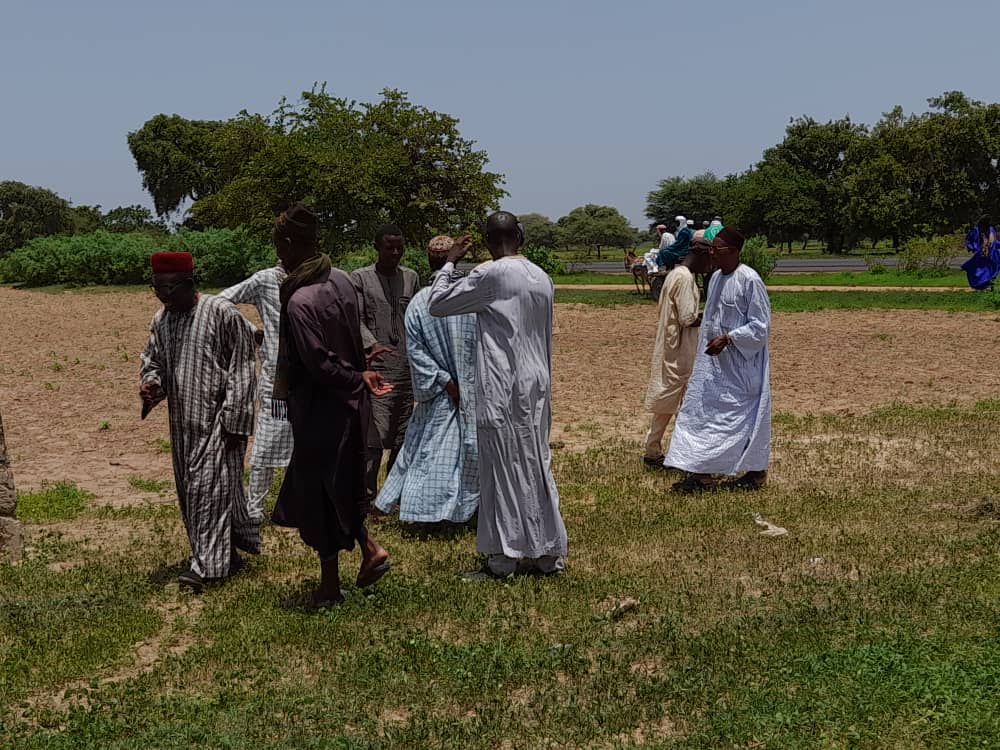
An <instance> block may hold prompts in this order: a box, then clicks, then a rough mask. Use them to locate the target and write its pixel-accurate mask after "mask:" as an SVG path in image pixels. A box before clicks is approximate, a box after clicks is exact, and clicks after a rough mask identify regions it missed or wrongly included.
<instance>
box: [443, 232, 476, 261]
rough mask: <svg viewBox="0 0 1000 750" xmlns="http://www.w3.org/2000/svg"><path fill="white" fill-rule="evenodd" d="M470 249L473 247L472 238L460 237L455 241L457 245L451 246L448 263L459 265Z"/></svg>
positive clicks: (467, 236)
mask: <svg viewBox="0 0 1000 750" xmlns="http://www.w3.org/2000/svg"><path fill="white" fill-rule="evenodd" d="M470 247H472V237H470V236H469V235H467V234H465V235H462V236H461V237H459V238H458V239H457V240H455V244H454V245H452V246H451V250H449V251H448V262H449V263H458V261H460V260H462V258H464V257H465V254H466V253H467V252H469V248H470Z"/></svg>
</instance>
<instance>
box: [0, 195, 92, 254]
mask: <svg viewBox="0 0 1000 750" xmlns="http://www.w3.org/2000/svg"><path fill="white" fill-rule="evenodd" d="M73 221H74V215H73V213H72V212H71V210H70V207H69V203H68V202H67V201H65V200H63V199H62V198H60V197H59V196H58V195H56V194H55V193H53V192H52V191H51V190H46V189H45V188H40V187H32V186H30V185H25V184H24V183H23V182H15V181H13V180H7V181H5V182H0V255H4V254H6V253H8V252H10V251H11V250H13V249H14V248H18V247H21V246H22V245H24V244H25V243H26V242H28V240H31V239H33V238H35V237H44V236H46V235H50V234H58V233H60V232H64V231H69V230H72V227H73Z"/></svg>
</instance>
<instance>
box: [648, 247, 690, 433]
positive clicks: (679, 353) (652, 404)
mask: <svg viewBox="0 0 1000 750" xmlns="http://www.w3.org/2000/svg"><path fill="white" fill-rule="evenodd" d="M700 298H701V294H700V292H699V291H698V282H697V281H696V280H695V277H694V274H693V273H691V271H690V270H688V268H687V266H674V268H673V270H672V271H670V273H668V274H667V278H666V279H664V281H663V292H662V293H661V294H660V319H659V326H658V327H657V329H656V342H655V343H654V345H653V359H652V362H651V363H650V374H649V387H648V388H647V389H646V410H647V411H651V412H653V413H654V414H676V413H677V408H678V407H679V406H680V403H681V399H682V398H684V390H685V389H686V388H687V382H688V378H689V377H690V376H691V368H692V366H693V365H694V357H695V353H696V352H697V351H698V329H697V328H693V327H692V325H693V324H694V322H695V321H696V320H697V319H698V302H699V300H700Z"/></svg>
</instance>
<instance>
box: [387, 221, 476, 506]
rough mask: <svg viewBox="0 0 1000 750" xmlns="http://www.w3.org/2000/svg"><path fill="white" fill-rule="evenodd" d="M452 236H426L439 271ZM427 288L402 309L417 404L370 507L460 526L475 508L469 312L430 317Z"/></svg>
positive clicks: (472, 356) (473, 335)
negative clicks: (401, 443)
mask: <svg viewBox="0 0 1000 750" xmlns="http://www.w3.org/2000/svg"><path fill="white" fill-rule="evenodd" d="M453 244H454V241H453V240H452V238H451V237H447V236H438V237H435V238H434V239H432V240H431V241H430V244H429V245H428V248H427V259H428V262H429V263H430V267H431V270H432V271H435V272H437V271H440V269H441V268H442V266H444V264H445V262H446V261H447V259H448V252H449V251H450V250H451V248H452V245H453ZM429 307H430V289H429V288H425V289H421V290H420V291H419V292H417V293H416V294H415V295H414V296H413V299H412V300H410V304H409V305H408V306H407V308H406V316H405V319H404V324H405V327H406V355H407V357H408V359H409V364H410V377H411V381H412V383H413V398H414V401H415V402H416V404H415V405H414V407H413V414H412V416H411V417H410V421H409V425H408V426H407V428H406V437H405V438H404V441H403V447H402V450H401V451H400V454H399V457H398V458H397V459H396V462H395V463H394V464H393V466H392V469H391V470H390V471H389V476H388V477H386V480H385V484H383V485H382V491H381V492H380V493H379V495H378V499H377V500H376V501H375V507H376V508H378V509H379V510H380V511H382V512H383V513H389V512H390V511H392V510H393V509H394V508H395V507H396V506H399V519H400V520H401V521H406V522H409V523H439V522H442V521H447V522H451V523H466V522H467V521H468V520H469V519H470V518H472V516H473V515H474V514H475V512H476V508H477V507H478V506H479V466H478V462H479V451H478V442H477V440H476V397H475V383H476V341H477V339H478V335H477V333H476V316H475V315H469V314H466V315H455V316H452V317H448V318H435V317H433V316H432V315H431V313H430V309H429Z"/></svg>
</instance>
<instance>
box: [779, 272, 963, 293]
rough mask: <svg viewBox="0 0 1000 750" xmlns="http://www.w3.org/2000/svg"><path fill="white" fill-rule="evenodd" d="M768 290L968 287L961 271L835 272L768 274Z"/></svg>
mask: <svg viewBox="0 0 1000 750" xmlns="http://www.w3.org/2000/svg"><path fill="white" fill-rule="evenodd" d="M767 285H768V287H780V286H928V287H937V286H943V287H950V286H954V287H961V288H963V289H965V288H966V287H968V285H969V284H968V280H967V279H966V277H965V274H964V273H963V272H962V271H951V272H949V273H946V274H943V275H940V276H930V275H917V274H905V273H895V272H893V271H887V272H886V273H869V272H867V271H837V272H834V273H781V272H780V271H779V272H775V273H772V274H771V276H770V278H768V280H767Z"/></svg>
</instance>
